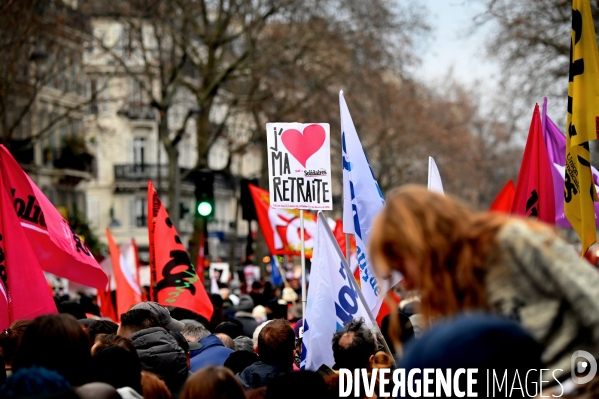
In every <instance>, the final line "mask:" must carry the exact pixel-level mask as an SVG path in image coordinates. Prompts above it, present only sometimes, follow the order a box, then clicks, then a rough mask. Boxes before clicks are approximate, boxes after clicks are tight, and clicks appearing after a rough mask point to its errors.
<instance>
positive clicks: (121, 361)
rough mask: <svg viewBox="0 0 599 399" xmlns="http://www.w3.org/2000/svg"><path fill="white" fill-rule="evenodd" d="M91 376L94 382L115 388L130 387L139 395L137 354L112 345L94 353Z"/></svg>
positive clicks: (139, 373) (139, 378)
mask: <svg viewBox="0 0 599 399" xmlns="http://www.w3.org/2000/svg"><path fill="white" fill-rule="evenodd" d="M92 374H93V376H94V380H95V381H99V382H105V383H108V384H110V385H112V386H113V387H115V388H117V389H118V388H123V387H131V388H133V389H134V390H135V391H137V392H138V393H140V394H141V392H142V391H141V363H140V361H139V356H138V355H137V353H135V354H133V353H131V352H129V351H128V350H127V349H125V348H123V347H121V346H118V345H113V346H109V347H104V348H102V349H101V350H98V351H96V353H95V354H94V356H93V357H92Z"/></svg>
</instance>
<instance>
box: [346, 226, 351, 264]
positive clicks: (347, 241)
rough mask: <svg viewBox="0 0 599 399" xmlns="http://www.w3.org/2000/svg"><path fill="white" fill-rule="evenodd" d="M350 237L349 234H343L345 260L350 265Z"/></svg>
mask: <svg viewBox="0 0 599 399" xmlns="http://www.w3.org/2000/svg"><path fill="white" fill-rule="evenodd" d="M350 239H351V235H350V234H349V233H345V259H346V260H347V263H348V264H349V263H351V261H350V260H349V258H350V257H351V245H350Z"/></svg>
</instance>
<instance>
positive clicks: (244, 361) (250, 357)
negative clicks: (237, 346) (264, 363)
mask: <svg viewBox="0 0 599 399" xmlns="http://www.w3.org/2000/svg"><path fill="white" fill-rule="evenodd" d="M259 360H260V358H259V357H258V355H256V354H255V353H254V352H248V351H237V352H233V353H231V354H230V355H229V357H228V358H227V360H225V363H224V364H223V366H225V367H226V368H228V369H229V370H231V371H232V372H233V374H238V373H241V372H242V371H243V370H245V369H246V368H247V367H249V366H251V365H252V364H254V363H256V362H257V361H259Z"/></svg>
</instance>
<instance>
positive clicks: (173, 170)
mask: <svg viewBox="0 0 599 399" xmlns="http://www.w3.org/2000/svg"><path fill="white" fill-rule="evenodd" d="M166 153H167V154H168V180H169V184H168V185H169V187H168V214H169V216H170V218H171V221H172V222H173V226H175V229H176V230H177V231H179V218H180V216H181V215H179V203H180V202H181V169H180V168H179V149H178V148H177V147H175V146H168V147H167V149H166Z"/></svg>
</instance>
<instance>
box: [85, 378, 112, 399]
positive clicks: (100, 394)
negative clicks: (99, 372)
mask: <svg viewBox="0 0 599 399" xmlns="http://www.w3.org/2000/svg"><path fill="white" fill-rule="evenodd" d="M76 392H77V396H78V397H79V398H80V399H120V398H121V395H119V393H118V392H117V390H116V388H115V387H113V386H112V385H110V384H107V383H105V382H90V383H89V384H85V385H83V386H80V387H79V388H77V389H76Z"/></svg>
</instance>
